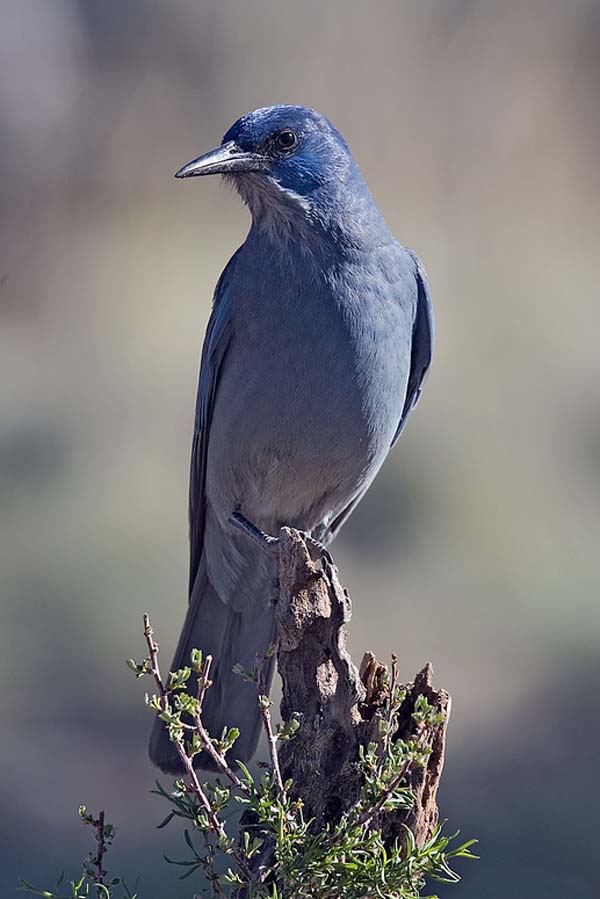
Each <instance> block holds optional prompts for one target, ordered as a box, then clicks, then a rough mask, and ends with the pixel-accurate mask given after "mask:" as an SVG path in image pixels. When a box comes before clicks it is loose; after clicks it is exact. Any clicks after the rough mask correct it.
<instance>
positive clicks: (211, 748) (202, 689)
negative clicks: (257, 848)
mask: <svg viewBox="0 0 600 899" xmlns="http://www.w3.org/2000/svg"><path fill="white" fill-rule="evenodd" d="M211 664H212V656H207V657H206V660H205V662H204V666H203V669H202V673H201V675H200V677H199V679H198V714H197V715H196V719H195V725H196V727H195V729H196V731H197V732H198V735H199V737H200V739H201V740H202V744H203V746H204V748H205V750H206V751H207V752H208V754H209V755H210V757H211V758H212V760H213V762H214V763H215V765H216V766H217V768H218V769H219V770H220V771H221V773H222V774H224V775H225V776H226V777H227V778H229V780H230V781H231V783H232V784H233V786H234V787H235V788H236V789H237V790H239V791H240V792H241V793H243V794H244V795H245V796H248V795H249V793H250V790H249V788H248V785H247V784H245V783H244V781H243V780H240V778H239V777H238V776H237V774H236V773H235V771H234V770H233V769H232V768H231V767H230V765H228V763H227V759H226V758H225V756H224V755H223V753H221V752H219V750H218V749H217V747H216V746H215V744H214V742H213V740H212V739H211V737H210V734H209V733H208V731H207V730H206V728H205V727H204V724H203V723H202V704H203V702H204V696H205V694H206V691H207V689H208V688H209V686H210V685H211V682H210V681H209V679H208V675H209V672H210V666H211Z"/></svg>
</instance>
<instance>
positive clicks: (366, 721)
mask: <svg viewBox="0 0 600 899" xmlns="http://www.w3.org/2000/svg"><path fill="white" fill-rule="evenodd" d="M350 616H351V601H350V597H349V596H348V593H347V591H346V590H345V589H344V587H343V586H342V585H341V583H340V580H339V577H338V572H337V569H336V567H335V565H334V564H333V562H332V560H331V557H330V556H329V554H328V553H327V552H326V551H319V550H318V549H317V550H315V548H314V546H313V545H312V544H311V543H308V542H307V540H306V539H305V535H303V534H302V533H301V532H299V531H296V530H293V529H291V528H283V529H282V531H281V532H280V535H279V601H278V604H277V609H276V618H277V630H278V655H277V665H278V670H279V673H280V675H281V678H282V682H283V698H282V702H281V714H282V717H283V720H284V721H288V720H289V719H290V718H292V717H298V718H299V720H300V722H301V724H300V729H299V730H298V733H297V734H296V736H295V737H294V739H293V740H290V741H289V742H286V743H284V744H283V745H282V746H281V749H280V762H281V768H282V773H283V777H284V779H287V778H291V779H292V780H293V788H292V789H293V792H294V793H295V794H296V795H298V796H301V797H302V800H303V802H304V807H305V810H306V814H307V816H308V817H309V818H314V819H315V826H317V827H319V826H322V825H324V824H326V823H328V822H332V821H335V820H336V819H337V818H338V816H339V815H340V814H341V813H343V812H344V811H346V810H347V809H348V808H350V807H351V806H352V804H353V803H354V802H355V801H356V799H357V797H358V795H359V792H360V788H361V774H360V770H359V766H358V764H357V762H358V757H359V747H360V746H366V745H367V744H368V743H369V742H371V741H373V740H376V739H377V731H376V719H375V712H376V711H377V709H379V708H381V706H382V705H383V704H384V703H385V701H386V699H387V690H388V688H387V687H386V685H385V681H386V679H385V677H384V674H385V671H386V666H385V665H382V664H381V663H380V662H378V661H377V660H376V659H375V657H374V656H373V655H371V654H367V655H365V657H364V659H363V663H362V665H361V669H360V671H359V670H358V669H357V668H356V666H355V665H354V663H353V662H352V659H351V658H350V656H349V654H348V652H347V649H346V624H347V623H348V621H349V620H350ZM432 675H433V672H432V668H431V665H429V664H428V665H426V666H425V667H424V668H423V670H422V671H420V672H419V673H418V674H417V676H416V677H415V679H414V681H412V682H411V683H409V684H406V685H405V689H406V697H405V699H404V701H403V703H402V705H401V707H400V713H399V724H398V730H397V732H396V734H395V737H394V739H404V740H407V739H414V738H415V737H416V736H417V728H416V725H415V723H414V721H413V719H412V713H413V711H414V708H415V702H416V700H417V697H418V696H419V695H421V694H424V695H425V696H426V698H427V699H428V700H429V702H430V703H431V705H432V706H433V707H434V708H435V709H436V711H439V712H443V713H444V720H443V722H442V723H441V724H439V725H436V726H434V727H433V728H431V729H430V730H429V731H428V733H427V735H426V743H425V745H429V746H430V747H431V749H432V752H431V755H430V756H429V759H428V762H427V765H426V766H425V767H424V768H418V767H415V768H412V769H411V770H410V771H409V773H408V774H407V778H406V780H407V786H410V788H411V789H412V791H413V793H414V796H415V804H414V807H413V809H412V810H411V811H410V812H408V813H407V812H406V811H397V812H394V813H387V814H386V816H385V825H384V835H385V836H386V837H389V838H390V839H393V838H394V837H395V836H397V835H400V834H402V833H403V825H407V826H408V827H409V828H410V829H411V831H412V832H413V834H414V836H415V839H416V841H417V843H418V844H419V845H420V844H422V843H423V842H424V841H425V840H426V839H427V838H428V837H429V836H430V835H431V833H432V831H433V829H434V828H435V826H436V824H437V823H438V818H439V815H438V808H437V803H436V794H437V789H438V785H439V781H440V777H441V774H442V768H443V764H444V748H445V739H446V727H447V722H448V716H449V713H450V697H449V696H448V694H447V693H446V692H445V691H444V690H436V689H434V687H433V685H432Z"/></svg>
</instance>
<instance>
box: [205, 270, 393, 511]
mask: <svg viewBox="0 0 600 899" xmlns="http://www.w3.org/2000/svg"><path fill="white" fill-rule="evenodd" d="M247 285H248V282H246V285H245V288H242V289H240V291H239V293H238V295H237V296H236V304H235V311H234V321H233V336H232V339H231V343H230V346H229V348H228V351H227V355H226V359H225V363H224V365H223V367H222V371H221V372H220V375H219V384H218V390H217V395H216V400H215V407H214V412H213V418H212V423H211V433H210V441H209V465H208V471H207V490H208V491H209V494H210V492H211V490H212V491H213V492H215V493H216V494H219V498H218V502H219V503H222V504H224V505H225V506H227V505H228V504H229V503H230V502H231V501H232V496H234V497H235V498H236V500H237V501H238V502H242V503H244V502H245V504H246V508H247V512H246V514H247V515H248V517H250V514H259V515H260V516H261V520H262V522H263V524H266V523H267V522H268V521H273V520H274V518H273V514H275V513H277V515H276V517H277V519H278V520H281V519H282V518H283V520H287V521H298V522H299V523H300V524H302V521H304V519H303V515H304V518H306V516H308V517H311V516H315V515H316V516H317V518H318V517H319V516H321V517H322V514H323V508H324V507H325V506H327V505H330V506H331V505H332V504H333V505H335V504H337V505H339V504H340V503H342V505H343V504H344V502H347V501H348V499H349V498H351V497H352V496H353V495H354V494H355V493H356V491H357V490H358V489H359V488H360V485H361V483H363V482H365V480H367V479H368V478H369V477H370V475H371V472H372V471H373V469H374V468H376V467H379V465H380V464H381V461H382V460H383V457H384V456H385V454H386V453H387V451H388V449H389V447H390V444H391V441H392V438H393V435H394V433H395V430H396V428H397V425H398V422H399V420H400V415H401V411H402V405H403V402H404V395H405V392H406V381H407V377H408V368H409V351H410V345H408V346H406V345H405V343H406V342H405V340H404V336H405V333H404V332H405V329H406V322H405V321H404V318H403V315H402V311H401V309H400V307H399V306H398V304H395V305H394V304H393V303H385V302H384V303H383V304H381V303H380V302H379V297H378V296H375V297H371V298H370V297H369V296H366V297H365V298H363V305H362V306H361V305H360V303H359V302H357V303H356V304H354V305H352V306H351V305H349V304H344V303H341V302H339V296H338V295H336V293H335V291H331V290H328V289H325V288H323V286H320V285H319V284H318V283H314V282H313V283H312V284H307V285H305V286H304V288H303V289H302V290H299V289H298V286H299V285H298V283H294V282H293V281H292V282H290V283H289V284H285V283H279V284H278V291H277V292H275V290H274V286H273V285H271V286H270V288H269V285H268V282H267V283H263V285H262V290H261V291H260V292H258V291H257V292H256V293H254V292H250V291H248V290H247ZM369 304H371V308H369ZM244 498H245V499H244ZM215 499H217V497H216V496H215ZM250 507H251V508H250ZM309 509H310V512H308V511H307V510H309ZM302 526H305V527H306V526H308V524H303V525H302Z"/></svg>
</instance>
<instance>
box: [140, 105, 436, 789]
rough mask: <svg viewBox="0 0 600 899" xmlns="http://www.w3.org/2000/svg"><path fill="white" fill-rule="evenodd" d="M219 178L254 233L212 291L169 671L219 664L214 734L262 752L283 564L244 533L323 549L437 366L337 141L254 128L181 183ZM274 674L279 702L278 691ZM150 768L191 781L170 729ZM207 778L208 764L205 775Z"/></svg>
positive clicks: (281, 115) (295, 114)
mask: <svg viewBox="0 0 600 899" xmlns="http://www.w3.org/2000/svg"><path fill="white" fill-rule="evenodd" d="M212 174H217V175H224V176H225V178H226V179H227V180H228V181H230V182H231V183H232V184H233V185H234V186H235V187H236V188H237V190H238V191H239V193H240V194H241V196H242V199H243V200H244V202H245V203H246V204H247V206H248V207H249V209H250V212H251V215H252V225H251V227H250V231H249V233H248V236H247V237H246V240H245V242H244V243H243V245H242V246H241V247H240V248H239V249H238V250H237V252H236V253H234V255H233V256H232V258H231V259H230V261H229V262H228V264H227V266H226V268H225V270H224V272H223V274H222V275H221V277H220V280H219V282H218V284H217V287H216V290H215V295H214V303H213V310H212V315H211V317H210V321H209V324H208V329H207V332H206V336H205V339H204V347H203V350H202V361H201V366H200V379H199V386H198V398H197V404H196V419H195V427H194V436H193V445H192V458H191V473H190V501H189V519H190V521H189V524H190V579H189V597H190V601H189V607H188V612H187V616H186V619H185V623H184V626H183V631H182V633H181V637H180V640H179V644H178V646H177V651H176V654H175V659H174V661H173V670H175V669H178V668H180V667H182V666H183V665H185V664H188V663H189V655H190V651H191V650H192V649H193V648H194V647H198V648H200V649H202V650H203V652H204V653H211V654H212V655H213V657H214V660H215V661H214V663H213V670H212V676H213V681H214V683H213V686H212V687H211V688H210V690H208V692H207V694H206V698H205V704H204V713H203V718H204V721H205V724H206V726H207V728H208V730H209V732H210V733H212V734H213V735H214V736H220V734H221V731H222V729H223V727H225V725H228V726H235V727H237V728H239V730H240V732H241V736H240V738H239V740H238V741H237V743H236V745H235V749H234V755H235V757H236V758H238V759H240V760H242V761H247V760H248V759H250V758H251V756H252V755H253V753H254V752H255V750H256V746H257V743H258V739H259V735H260V715H259V711H258V705H257V698H256V690H255V688H254V686H253V685H250V684H247V683H245V682H244V681H243V680H242V678H241V677H239V676H238V675H237V674H235V673H233V671H232V669H233V667H234V665H236V664H240V665H242V666H243V667H244V668H246V669H249V668H253V667H254V665H255V662H256V657H257V655H258V656H264V654H265V652H266V650H267V648H268V646H269V645H270V644H271V643H272V641H273V639H274V611H273V578H274V572H273V568H272V565H273V563H272V560H271V559H270V558H269V555H268V554H267V553H265V552H261V549H260V547H259V546H257V545H256V544H255V543H254V542H253V541H252V540H250V539H249V538H248V536H247V535H246V534H244V533H242V532H241V531H240V530H239V528H238V527H236V526H235V524H234V522H233V521H232V517H233V516H234V515H235V513H236V512H237V513H239V514H241V515H242V516H243V517H244V518H245V519H247V520H248V521H250V522H252V523H253V524H255V525H256V526H258V527H259V528H260V529H262V530H263V531H265V532H266V533H269V534H277V533H278V532H279V530H280V528H281V527H282V526H284V525H289V526H291V527H295V528H299V529H300V530H303V531H306V532H307V533H308V534H310V535H312V536H313V537H314V538H316V539H317V540H319V541H321V542H322V543H324V544H327V543H329V542H330V541H331V540H333V538H334V537H335V536H336V534H337V533H338V531H339V530H340V528H341V526H342V524H343V523H344V521H346V519H347V518H348V516H349V515H350V513H351V512H352V510H353V509H354V508H355V506H356V505H357V503H358V502H359V501H360V499H361V498H362V497H363V496H364V494H365V492H366V490H367V489H368V487H369V485H370V484H371V482H372V481H373V478H374V477H375V475H376V474H377V471H378V470H379V468H380V467H381V465H382V463H383V461H384V459H385V457H386V456H387V454H388V452H389V450H390V447H392V446H393V445H394V443H395V442H396V440H397V439H398V436H399V435H400V433H401V432H402V429H403V427H404V425H405V423H406V420H407V418H408V416H409V414H410V412H411V411H412V409H413V408H414V407H415V404H416V403H417V400H418V399H419V395H420V393H421V388H422V386H423V380H424V378H425V375H426V372H427V369H428V368H429V364H430V361H431V352H432V340H433V318H432V309H431V301H430V297H429V291H428V287H427V279H426V276H425V272H424V271H423V268H422V266H421V264H420V262H419V260H418V258H417V256H416V255H415V254H414V253H413V252H412V251H411V250H408V249H406V248H405V247H403V246H401V245H400V244H399V243H398V242H397V241H396V240H395V239H394V237H393V235H392V234H391V232H390V231H389V230H388V228H387V226H386V224H385V222H384V220H383V218H382V216H381V213H380V212H379V210H378V209H377V206H376V205H375V202H374V200H373V198H372V196H371V194H370V193H369V190H368V188H367V186H366V184H365V182H364V180H363V177H362V175H361V173H360V171H359V169H358V166H357V165H356V163H355V161H354V159H353V158H352V155H351V153H350V150H349V149H348V146H347V144H346V142H345V141H344V139H343V138H342V136H341V135H340V134H339V132H338V131H337V130H336V129H335V128H334V126H333V125H332V124H331V123H330V122H329V121H328V120H327V119H326V118H325V117H324V116H322V115H320V114H319V113H318V112H315V111H314V110H312V109H307V108H304V107H302V106H270V107H267V108H265V109H258V110H256V111H255V112H251V113H248V114H247V115H244V116H242V118H241V119H239V120H238V121H237V122H236V123H235V124H234V125H233V126H232V127H231V128H230V130H229V131H228V132H227V134H226V135H225V137H224V138H223V142H222V144H221V146H220V147H218V148H217V149H216V150H212V151H211V152H209V153H206V154H205V155H203V156H200V157H199V158H198V159H195V160H194V161H193V162H190V163H189V164H188V165H186V166H184V167H183V168H182V169H180V171H178V172H177V175H176V177H178V178H192V177H195V176H198V175H212ZM270 664H271V670H270V671H269V672H268V675H269V677H268V681H269V685H270V682H271V679H272V674H273V671H272V661H271V663H270ZM150 757H151V759H152V761H153V762H154V763H155V764H156V765H158V767H160V768H161V769H162V770H163V771H165V772H170V773H176V772H179V771H181V770H182V769H181V765H180V761H179V758H178V756H177V753H176V751H175V747H174V746H173V744H172V743H170V742H169V739H168V735H167V733H166V730H165V727H164V725H163V724H162V722H160V721H159V720H157V721H156V722H155V726H154V730H153V732H152V736H151V739H150ZM199 764H200V766H201V767H202V766H206V767H210V760H208V759H205V758H204V753H202V755H201V756H200V759H199Z"/></svg>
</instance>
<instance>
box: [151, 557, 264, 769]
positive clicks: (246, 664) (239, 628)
mask: <svg viewBox="0 0 600 899" xmlns="http://www.w3.org/2000/svg"><path fill="white" fill-rule="evenodd" d="M244 599H245V601H244V603H243V608H244V611H235V610H234V609H233V608H232V607H231V606H230V605H226V604H225V603H224V602H223V601H222V600H221V599H220V597H219V595H218V593H217V591H216V590H215V588H214V587H213V585H212V584H211V582H210V580H209V578H208V576H207V574H206V570H205V566H204V565H203V564H202V563H201V569H200V571H199V572H198V577H197V578H196V582H195V585H194V590H193V591H192V597H191V599H190V604H189V607H188V612H187V615H186V619H185V622H184V625H183V630H182V632H181V636H180V638H179V643H178V645H177V650H176V652H175V658H174V659H173V664H172V666H171V670H172V671H176V670H178V669H179V668H183V667H184V666H186V665H189V663H190V652H191V650H192V649H201V650H202V652H203V654H204V657H206V655H208V654H210V655H212V657H213V663H212V667H211V672H210V679H211V681H212V682H213V685H212V686H211V687H210V688H209V689H208V690H207V692H206V695H205V698H204V703H203V709H202V721H203V723H204V725H205V727H206V729H207V730H208V732H209V734H210V735H211V736H212V737H220V736H221V733H222V731H223V728H225V727H237V728H238V729H239V731H240V736H239V738H238V740H237V741H236V743H235V745H234V747H233V749H232V751H231V755H232V758H233V759H239V760H240V761H242V762H247V761H249V759H250V758H251V757H252V756H253V755H254V752H255V751H256V747H257V745H258V740H259V737H260V730H261V717H260V710H259V707H258V693H257V689H256V686H255V684H252V683H247V682H246V681H244V679H243V678H242V677H241V676H240V675H239V674H235V673H234V672H233V667H234V665H237V664H239V665H241V666H242V667H243V668H245V669H246V670H252V669H254V668H255V667H256V662H257V657H258V658H261V659H262V658H264V656H265V654H266V652H267V649H268V647H269V645H270V644H271V643H272V641H273V639H274V614H273V607H272V606H266V607H265V601H264V595H261V596H260V597H257V601H256V602H252V597H251V596H246V597H244ZM273 661H274V660H273V658H270V659H268V660H267V661H266V662H265V664H266V666H267V669H266V670H265V671H264V678H265V687H267V686H268V687H270V685H271V681H272V678H273ZM190 684H191V689H192V690H193V691H195V679H194V680H193V681H192V678H190V681H188V686H189V685H190ZM149 753H150V759H151V760H152V762H153V763H154V764H155V765H157V766H158V767H159V768H160V769H161V770H162V771H164V772H165V773H167V774H179V773H181V772H182V771H183V766H182V764H181V760H180V758H179V756H178V754H177V750H176V749H175V745H174V744H173V743H171V741H170V740H169V736H168V733H167V729H166V727H165V725H164V723H163V722H162V721H160V720H159V719H158V718H157V719H156V720H155V722H154V727H153V729H152V733H151V735H150V746H149ZM196 759H197V767H200V768H205V769H207V770H211V769H213V767H214V766H213V765H212V764H211V760H210V759H209V758H208V757H207V755H206V753H205V752H202V753H201V754H200V755H199V756H196Z"/></svg>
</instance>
